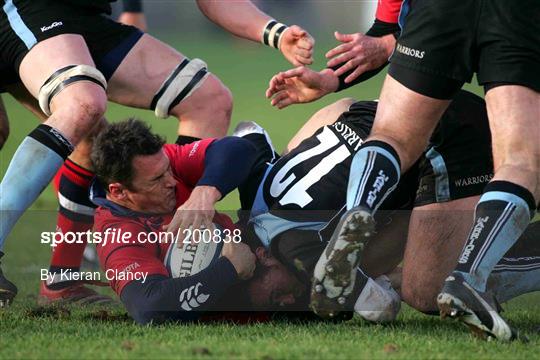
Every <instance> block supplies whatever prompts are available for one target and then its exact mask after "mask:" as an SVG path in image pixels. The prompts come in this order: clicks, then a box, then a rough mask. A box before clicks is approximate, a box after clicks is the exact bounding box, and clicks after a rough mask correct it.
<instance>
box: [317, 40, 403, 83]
mask: <svg viewBox="0 0 540 360" xmlns="http://www.w3.org/2000/svg"><path fill="white" fill-rule="evenodd" d="M334 36H335V37H336V39H337V40H338V41H340V42H341V43H342V44H341V45H338V46H336V47H335V48H333V49H332V50H330V51H328V52H327V53H326V58H327V59H330V60H329V61H328V62H327V65H328V67H332V68H333V67H335V66H339V68H338V69H336V71H335V73H336V75H337V76H341V75H343V74H345V73H346V72H348V71H350V70H354V71H353V72H352V73H351V74H350V75H349V76H347V77H346V78H345V82H346V83H350V82H351V81H353V80H354V79H356V78H357V77H358V76H360V75H361V74H363V73H365V72H366V71H369V70H374V69H377V68H379V67H380V66H382V65H383V64H384V63H385V62H386V61H388V58H389V57H390V54H391V53H392V50H393V49H394V45H395V41H396V40H395V38H394V36H393V35H387V36H383V37H371V36H367V35H364V34H361V33H356V34H341V33H339V32H337V31H336V32H335V33H334Z"/></svg>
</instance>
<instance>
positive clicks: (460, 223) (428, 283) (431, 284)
mask: <svg viewBox="0 0 540 360" xmlns="http://www.w3.org/2000/svg"><path fill="white" fill-rule="evenodd" d="M479 198H480V196H472V197H467V198H464V199H459V200H453V201H449V202H445V203H433V204H429V205H424V206H418V207H415V209H414V210H413V212H412V215H411V221H410V225H409V236H408V239H407V245H406V248H405V256H404V258H403V277H402V287H401V296H402V297H403V300H404V301H405V302H406V303H407V304H408V305H409V306H412V307H413V308H415V309H416V310H419V311H422V312H425V313H438V311H437V302H436V298H437V294H438V293H439V291H440V289H441V287H442V284H443V282H444V279H445V278H446V276H447V274H448V273H449V272H450V271H451V270H452V268H453V267H454V266H455V265H456V264H457V259H458V257H459V251H460V250H459V249H461V248H462V247H463V244H464V240H463V239H464V237H465V236H466V235H467V232H468V231H469V228H470V225H471V221H472V213H473V209H474V204H475V203H476V202H477V201H478V199H479Z"/></svg>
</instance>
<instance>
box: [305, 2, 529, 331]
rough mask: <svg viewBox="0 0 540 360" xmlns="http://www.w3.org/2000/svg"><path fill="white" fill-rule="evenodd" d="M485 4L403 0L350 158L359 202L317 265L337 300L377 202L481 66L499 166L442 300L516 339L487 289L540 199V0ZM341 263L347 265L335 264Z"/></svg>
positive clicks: (465, 317) (352, 195)
mask: <svg viewBox="0 0 540 360" xmlns="http://www.w3.org/2000/svg"><path fill="white" fill-rule="evenodd" d="M381 3H384V1H383V2H381ZM486 4H487V5H486ZM486 4H484V3H480V2H474V1H471V2H464V3H459V4H456V3H455V2H451V1H439V2H436V3H435V2H434V3H431V2H428V1H415V2H410V1H404V2H403V4H402V6H401V14H400V15H399V23H400V26H401V28H402V32H401V34H400V37H399V39H398V42H397V45H396V48H395V51H394V52H393V55H392V57H391V60H390V62H391V66H390V69H389V74H388V76H387V77H386V81H385V84H384V87H383V91H382V94H381V98H380V99H381V104H380V110H379V111H378V112H377V120H376V121H375V125H374V128H373V132H372V134H371V135H370V138H369V139H368V141H366V143H365V144H364V145H363V146H362V149H361V150H360V151H359V153H358V154H357V155H356V160H355V161H354V163H353V166H352V168H351V172H352V174H351V176H350V177H349V179H350V183H349V189H350V191H349V195H348V201H347V209H348V210H349V211H350V212H349V213H347V215H346V216H345V217H344V218H343V223H342V224H341V225H340V226H339V227H338V228H337V229H336V233H335V234H334V237H333V241H331V242H330V243H329V246H328V252H329V256H328V257H326V258H324V259H321V264H320V266H319V267H318V269H319V270H320V271H317V273H316V274H315V276H316V277H317V278H318V279H321V281H323V279H324V281H323V284H322V286H323V288H324V292H325V293H327V294H329V297H328V300H329V301H335V300H336V299H337V298H338V297H337V296H334V295H335V294H336V293H342V292H350V290H351V289H352V287H353V286H354V273H355V272H354V269H355V267H356V264H357V263H358V261H359V257H357V256H356V255H358V253H359V251H358V250H355V249H358V248H361V245H359V244H365V243H366V242H367V241H368V239H369V238H370V237H372V236H373V235H374V231H373V229H374V226H375V225H374V219H373V216H374V215H375V213H376V211H377V209H378V208H379V207H380V205H381V203H382V202H383V201H384V199H385V198H386V197H387V196H388V195H389V194H391V193H392V191H393V190H394V189H395V188H396V186H397V184H398V182H399V179H400V176H401V174H403V173H405V172H406V171H407V170H409V169H410V168H411V166H413V164H414V163H415V162H416V161H417V160H418V157H419V155H420V154H421V153H422V151H424V150H425V144H426V142H427V141H428V139H429V137H430V136H431V134H432V132H433V130H434V129H435V127H436V125H437V122H438V121H439V119H440V117H441V115H442V114H443V112H444V111H445V109H446V108H447V107H448V105H449V103H450V101H451V99H453V98H454V96H455V95H456V93H457V92H458V90H459V89H460V88H461V86H462V85H463V84H464V83H465V82H468V81H470V80H471V78H472V75H473V73H474V72H477V74H478V80H479V83H480V85H483V86H484V90H485V92H486V101H487V104H488V114H489V121H490V127H491V132H492V136H493V158H494V169H495V175H494V177H493V178H492V179H491V181H490V183H489V184H488V185H487V186H486V188H485V190H484V194H483V195H482V197H481V198H480V199H479V202H478V204H477V207H476V212H475V220H474V222H473V223H472V224H471V228H470V231H468V232H466V233H465V234H464V236H463V237H464V238H465V239H467V241H466V243H465V244H464V247H463V251H462V254H461V255H460V256H459V261H458V262H457V266H455V267H454V268H453V270H454V271H452V273H451V275H450V276H449V277H448V278H447V281H446V282H445V285H444V287H443V289H442V291H441V293H440V295H439V298H438V306H439V308H440V310H441V315H442V316H443V317H450V318H456V319H458V320H460V321H463V322H465V323H466V324H468V325H470V326H472V327H473V328H476V329H477V330H478V331H480V332H483V333H485V334H487V335H489V336H492V337H495V338H497V339H500V340H512V339H515V337H516V336H515V333H514V332H513V331H512V329H511V328H510V326H508V324H506V323H505V321H504V320H503V319H502V318H501V317H500V316H499V315H498V313H497V311H496V309H495V308H494V306H492V305H490V304H489V301H486V299H484V298H488V297H489V295H487V294H484V292H485V290H486V284H487V279H488V276H489V274H490V273H491V272H492V271H493V269H494V266H495V265H496V264H497V263H498V261H499V260H500V259H501V257H502V256H503V255H504V254H505V253H506V251H507V250H508V249H509V248H510V247H511V246H512V245H513V244H514V243H515V242H516V241H517V239H518V238H519V237H520V235H521V234H522V233H523V231H524V229H525V228H526V227H527V226H528V224H529V222H530V220H531V219H532V218H533V217H534V214H535V212H536V208H537V206H538V205H537V204H538V201H539V199H540V185H539V184H540V171H539V170H540V169H539V168H540V164H539V162H538V159H539V158H540V157H539V156H538V154H539V153H540V145H539V143H538V141H537V140H536V139H537V138H538V135H539V134H540V124H539V123H538V121H537V119H538V118H539V116H540V95H539V91H540V72H539V71H538V69H539V68H540V67H539V66H538V65H539V62H538V61H539V60H538V59H540V56H539V55H540V53H539V51H540V50H539V49H540V46H539V45H540V43H539V39H538V37H536V36H534V35H532V34H534V33H535V30H538V29H539V26H540V25H539V24H538V22H535V21H534V20H532V19H534V18H535V16H534V15H537V14H539V13H540V4H539V3H538V2H537V1H527V2H519V3H516V2H504V1H491V2H489V3H486ZM484 5H485V6H484ZM471 14H474V16H471ZM531 14H534V15H533V16H531ZM476 19H480V20H478V22H477V20H476ZM494 29H495V30H494ZM350 227H354V228H360V230H359V231H358V232H357V236H350V237H347V236H345V234H346V233H347V232H348V228H350ZM349 230H350V229H349ZM340 234H341V235H340ZM345 247H348V248H349V247H350V248H351V249H352V253H351V256H350V257H349V259H350V260H352V261H347V260H341V259H338V258H336V256H338V254H339V253H340V251H333V249H334V250H338V249H343V248H345ZM348 262H349V265H347V263H348ZM335 268H340V269H342V270H343V271H338V272H333V273H332V274H330V273H329V272H328V269H330V270H331V271H332V270H333V269H335ZM345 273H348V275H346V274H345ZM344 277H348V278H349V279H344ZM338 278H339V279H338ZM313 293H314V295H315V294H316V291H315V289H313ZM315 296H316V295H315ZM480 299H481V300H480Z"/></svg>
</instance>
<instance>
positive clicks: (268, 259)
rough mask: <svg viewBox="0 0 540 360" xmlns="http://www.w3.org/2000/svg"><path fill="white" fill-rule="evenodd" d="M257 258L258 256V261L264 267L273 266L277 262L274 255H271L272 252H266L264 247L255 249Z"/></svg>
mask: <svg viewBox="0 0 540 360" xmlns="http://www.w3.org/2000/svg"><path fill="white" fill-rule="evenodd" d="M255 256H257V260H259V262H260V263H261V264H262V265H263V266H272V265H275V264H276V262H277V261H276V259H275V258H274V257H273V256H272V254H270V251H268V250H266V249H265V248H264V247H262V246H259V247H258V248H257V249H255Z"/></svg>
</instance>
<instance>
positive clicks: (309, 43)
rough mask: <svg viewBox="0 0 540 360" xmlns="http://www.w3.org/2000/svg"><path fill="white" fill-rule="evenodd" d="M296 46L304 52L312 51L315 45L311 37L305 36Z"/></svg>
mask: <svg viewBox="0 0 540 360" xmlns="http://www.w3.org/2000/svg"><path fill="white" fill-rule="evenodd" d="M296 45H297V46H298V47H299V48H301V49H304V50H313V46H314V45H315V40H314V39H313V38H312V37H311V36H309V35H306V36H303V37H302V38H301V39H300V40H298V42H297V43H296Z"/></svg>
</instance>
